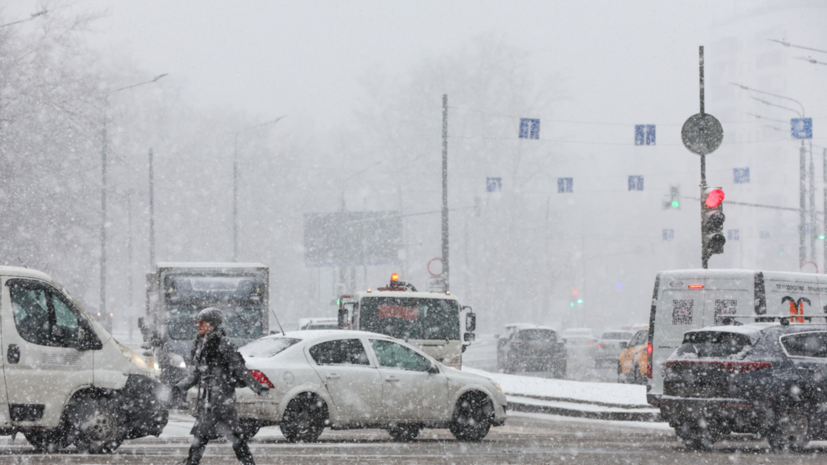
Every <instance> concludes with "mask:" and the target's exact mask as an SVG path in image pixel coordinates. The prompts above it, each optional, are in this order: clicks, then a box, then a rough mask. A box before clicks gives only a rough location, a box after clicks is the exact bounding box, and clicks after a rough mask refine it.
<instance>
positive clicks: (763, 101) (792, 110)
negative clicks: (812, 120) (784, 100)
mask: <svg viewBox="0 0 827 465" xmlns="http://www.w3.org/2000/svg"><path fill="white" fill-rule="evenodd" d="M750 98H751V99H753V100H758V101H759V102H761V103H763V104H764V105H769V106H771V107H778V108H782V109H784V110H790V111H791V112H793V113H795V114H796V115H798V116H799V117H800V118H803V117H804V115H802V114H801V113H799V112H798V110H796V109H794V108H790V107H785V106H783V105H778V104H775V103H772V102H768V101H766V100H764V99H761V98H758V97H750Z"/></svg>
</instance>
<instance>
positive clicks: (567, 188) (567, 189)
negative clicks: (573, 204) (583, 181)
mask: <svg viewBox="0 0 827 465" xmlns="http://www.w3.org/2000/svg"><path fill="white" fill-rule="evenodd" d="M572 192H574V178H557V193H558V194H570V193H572Z"/></svg>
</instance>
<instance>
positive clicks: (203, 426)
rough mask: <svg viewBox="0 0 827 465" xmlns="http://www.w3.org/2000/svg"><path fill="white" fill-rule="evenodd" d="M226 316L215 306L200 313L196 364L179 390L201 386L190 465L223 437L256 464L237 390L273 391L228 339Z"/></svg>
mask: <svg viewBox="0 0 827 465" xmlns="http://www.w3.org/2000/svg"><path fill="white" fill-rule="evenodd" d="M222 322H223V316H222V314H221V311H220V310H219V309H217V308H215V307H208V308H205V309H203V310H201V312H200V313H199V314H198V320H197V323H196V324H197V325H198V336H196V338H195V341H194V343H193V346H192V356H191V357H190V360H192V364H191V366H190V371H189V373H188V375H187V377H186V378H184V379H183V380H182V381H181V382H180V383H178V384H177V385H176V386H175V387H176V388H177V389H181V390H183V391H184V392H186V391H187V390H188V389H190V388H191V387H193V386H196V385H197V386H198V404H197V407H196V417H195V425H194V426H193V427H192V431H190V433H191V434H192V435H193V440H192V445H191V446H190V450H189V456H188V457H187V461H186V463H187V465H195V464H198V463H199V462H200V461H201V456H203V455H204V449H206V448H207V443H208V442H209V441H210V440H211V439H218V438H219V437H221V436H223V437H225V438H227V440H229V441H230V442H231V443H232V445H233V451H234V452H235V456H236V457H237V458H238V460H240V461H241V463H242V464H244V465H254V464H255V462H254V461H253V455H252V453H251V452H250V448H249V447H248V446H247V438H246V437H245V435H244V434H243V432H242V431H241V428H240V425H239V422H238V413H237V412H236V409H235V389H236V388H237V387H245V386H246V387H249V388H250V389H252V390H253V391H255V392H256V394H258V395H260V396H266V395H267V393H268V392H269V388H267V387H266V386H262V385H261V384H260V383H259V382H258V381H256V379H255V378H253V375H251V374H250V372H249V371H247V367H246V366H245V365H244V359H243V358H242V357H241V354H239V353H238V351H237V350H236V348H235V347H234V346H233V345H232V343H230V341H229V340H227V335H226V333H225V332H224V330H223V329H222V328H221V323H222Z"/></svg>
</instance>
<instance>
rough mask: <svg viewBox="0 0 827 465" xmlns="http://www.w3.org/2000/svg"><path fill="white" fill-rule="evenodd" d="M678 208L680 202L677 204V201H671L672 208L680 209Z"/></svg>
mask: <svg viewBox="0 0 827 465" xmlns="http://www.w3.org/2000/svg"><path fill="white" fill-rule="evenodd" d="M680 206H681V204H680V202H678V201H677V200H673V201H672V208H678V207H680Z"/></svg>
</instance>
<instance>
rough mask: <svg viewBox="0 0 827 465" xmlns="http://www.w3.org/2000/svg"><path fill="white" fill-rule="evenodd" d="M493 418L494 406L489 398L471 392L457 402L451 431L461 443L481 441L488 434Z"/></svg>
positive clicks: (479, 393)
mask: <svg viewBox="0 0 827 465" xmlns="http://www.w3.org/2000/svg"><path fill="white" fill-rule="evenodd" d="M493 418H494V405H493V404H492V403H491V400H490V399H489V398H488V396H486V395H485V394H483V393H481V392H469V393H466V394H463V396H462V397H460V399H459V400H458V401H457V405H456V407H454V415H453V418H452V420H451V426H450V428H449V429H450V430H451V434H453V435H454V437H455V438H457V439H458V440H460V441H480V440H482V438H484V437H485V435H487V434H488V430H489V429H490V428H491V420H492V419H493Z"/></svg>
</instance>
